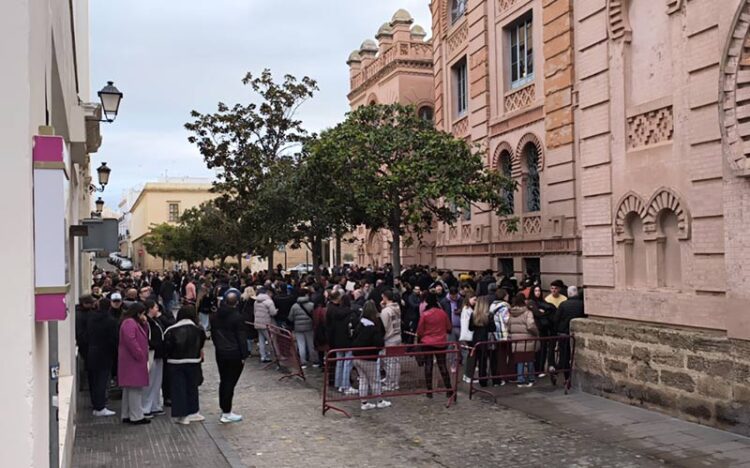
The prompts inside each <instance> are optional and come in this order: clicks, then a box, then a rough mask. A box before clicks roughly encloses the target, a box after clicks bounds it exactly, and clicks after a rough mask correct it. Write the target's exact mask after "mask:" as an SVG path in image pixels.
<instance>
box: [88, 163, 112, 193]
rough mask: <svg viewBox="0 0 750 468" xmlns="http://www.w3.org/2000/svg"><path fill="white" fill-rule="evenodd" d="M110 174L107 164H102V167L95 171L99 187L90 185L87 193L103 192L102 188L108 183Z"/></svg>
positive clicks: (110, 170)
mask: <svg viewBox="0 0 750 468" xmlns="http://www.w3.org/2000/svg"><path fill="white" fill-rule="evenodd" d="M110 172H112V169H110V168H109V167H108V166H107V163H105V162H103V163H102V165H101V166H99V167H98V168H97V169H96V175H97V177H98V179H99V187H97V186H96V185H94V184H90V185H89V193H94V192H103V191H104V187H106V186H107V183H109V173H110Z"/></svg>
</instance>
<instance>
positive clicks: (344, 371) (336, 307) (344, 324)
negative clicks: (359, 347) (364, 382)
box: [326, 290, 356, 395]
mask: <svg viewBox="0 0 750 468" xmlns="http://www.w3.org/2000/svg"><path fill="white" fill-rule="evenodd" d="M328 299H329V300H330V302H329V303H328V307H327V310H326V332H327V333H328V344H329V345H330V347H331V349H341V348H350V347H351V345H352V341H351V332H352V327H353V322H354V319H355V318H356V314H355V313H354V312H353V311H352V309H351V307H347V306H345V305H342V303H341V291H338V290H337V291H331V293H330V295H329V297H328ZM349 356H351V351H340V352H339V351H337V352H336V357H337V358H344V357H349ZM351 371H352V361H351V360H342V361H336V373H335V379H334V380H335V382H334V383H335V385H336V388H337V389H338V390H339V391H341V392H345V393H348V394H349V395H354V394H355V393H356V390H353V389H352V384H351V382H350V380H349V377H350V375H351Z"/></svg>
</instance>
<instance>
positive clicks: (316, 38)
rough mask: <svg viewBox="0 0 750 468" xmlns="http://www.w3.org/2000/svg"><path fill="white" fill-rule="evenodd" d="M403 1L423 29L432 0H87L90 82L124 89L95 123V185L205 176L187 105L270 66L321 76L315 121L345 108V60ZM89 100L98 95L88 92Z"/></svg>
mask: <svg viewBox="0 0 750 468" xmlns="http://www.w3.org/2000/svg"><path fill="white" fill-rule="evenodd" d="M399 8H406V9H407V10H408V11H409V12H410V13H411V14H412V16H414V18H415V22H416V23H418V24H420V25H421V26H422V27H424V28H425V30H426V31H428V33H429V31H430V25H431V21H430V12H429V0H318V1H312V0H99V1H94V2H91V63H92V71H91V85H92V90H93V91H94V92H95V91H97V90H98V89H100V88H101V87H102V86H103V85H104V84H105V82H106V81H107V80H112V81H114V82H115V85H116V86H117V87H118V88H119V89H120V91H122V92H123V93H124V95H125V97H124V98H123V101H122V104H121V106H120V114H119V115H118V117H117V120H116V121H115V122H114V123H113V124H102V127H101V128H102V134H103V143H102V146H101V148H100V149H99V152H98V153H97V154H96V155H95V156H94V167H96V166H98V165H99V163H100V161H106V162H107V163H108V165H109V166H110V167H111V168H112V175H111V178H110V184H109V186H108V187H107V190H106V191H105V192H104V194H103V195H102V196H103V198H104V199H105V201H106V203H107V206H108V207H111V208H116V207H117V203H118V202H119V200H120V198H121V196H122V191H123V190H124V189H127V188H130V187H132V186H135V185H137V184H140V183H143V182H147V181H150V180H156V179H158V178H159V177H161V176H163V175H164V174H165V172H166V173H167V174H168V175H169V176H170V177H172V176H174V177H179V176H191V177H211V176H212V172H210V171H208V170H207V169H206V167H205V165H204V163H203V159H202V158H201V156H200V154H199V153H198V151H197V150H196V148H195V147H194V146H193V145H190V144H189V143H188V142H187V136H188V134H187V131H186V130H185V129H184V127H183V125H184V123H185V122H187V121H188V120H189V113H190V111H191V110H192V109H195V110H198V111H200V112H213V111H214V110H215V109H216V103H217V102H218V101H223V102H225V103H227V104H234V103H236V102H247V99H248V97H249V96H250V94H249V93H248V88H247V87H245V86H243V85H242V83H241V82H240V80H241V79H242V77H243V76H244V75H245V73H246V72H248V71H250V72H253V73H255V74H257V73H259V72H260V71H262V70H263V69H264V68H270V69H271V71H272V72H273V73H274V76H277V77H282V76H283V74H286V73H290V74H293V75H295V76H297V77H301V76H304V75H308V76H310V77H311V78H315V79H316V80H318V85H319V87H320V91H319V92H318V94H317V95H316V96H315V97H314V98H313V99H312V100H310V101H308V102H307V103H306V104H305V105H304V106H303V107H302V109H301V112H300V114H299V115H300V117H301V118H302V120H303V121H304V123H305V125H306V127H307V128H308V129H309V130H312V131H319V130H321V129H323V128H326V127H329V126H331V125H333V124H335V123H337V122H339V121H340V120H342V119H343V117H344V114H345V113H346V111H347V110H348V104H347V99H346V94H347V92H348V90H349V70H348V67H347V65H346V63H345V62H346V58H347V57H348V55H349V53H350V52H351V51H352V50H354V49H357V48H359V45H360V44H361V43H362V41H363V40H364V39H366V38H374V35H375V32H376V31H377V30H378V28H379V27H380V25H381V24H382V23H383V22H385V21H389V20H390V18H391V16H392V15H393V13H394V12H395V11H396V10H397V9H399ZM94 98H95V96H94Z"/></svg>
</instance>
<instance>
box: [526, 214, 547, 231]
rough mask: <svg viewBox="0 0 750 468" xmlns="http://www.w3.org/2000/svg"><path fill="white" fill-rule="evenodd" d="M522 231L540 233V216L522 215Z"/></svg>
mask: <svg viewBox="0 0 750 468" xmlns="http://www.w3.org/2000/svg"><path fill="white" fill-rule="evenodd" d="M523 233H524V234H529V235H536V234H541V233H542V217H541V216H524V217H523Z"/></svg>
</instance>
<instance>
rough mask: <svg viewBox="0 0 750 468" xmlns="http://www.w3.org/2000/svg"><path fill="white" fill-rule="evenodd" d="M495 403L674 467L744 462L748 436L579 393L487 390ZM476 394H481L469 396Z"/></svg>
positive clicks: (749, 454)
mask: <svg viewBox="0 0 750 468" xmlns="http://www.w3.org/2000/svg"><path fill="white" fill-rule="evenodd" d="M492 392H493V393H494V394H495V395H496V397H497V399H496V402H497V403H498V404H499V405H501V406H505V407H508V408H513V409H516V410H519V411H522V412H524V413H526V414H528V415H530V416H533V417H536V418H540V419H542V420H544V421H547V422H548V423H550V424H553V425H555V426H562V427H566V428H570V429H571V430H575V431H577V432H580V433H584V434H588V435H589V436H590V437H591V438H592V439H594V440H597V441H601V442H606V443H611V444H613V445H617V446H619V447H624V448H628V449H631V450H635V451H636V452H638V453H642V454H644V455H646V456H650V457H653V458H655V459H657V460H659V461H663V462H665V463H667V464H670V465H674V466H684V467H693V466H711V467H720V466H750V438H747V437H743V436H741V435H739V434H734V433H731V432H726V431H720V430H717V429H712V428H710V427H706V426H701V425H699V424H693V423H689V422H686V421H683V420H680V419H676V418H672V417H669V416H666V415H663V414H661V413H657V412H653V411H648V410H645V409H642V408H637V407H634V406H631V405H626V404H623V403H618V402H616V401H612V400H608V399H606V398H601V397H597V396H593V395H589V394H586V393H582V392H574V393H572V394H570V395H565V394H564V393H562V392H560V391H558V390H555V389H554V388H552V387H540V388H536V389H535V390H534V391H528V389H518V388H515V387H501V388H500V389H492ZM474 398H475V399H477V398H480V399H481V398H482V397H477V396H475V397H474Z"/></svg>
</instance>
